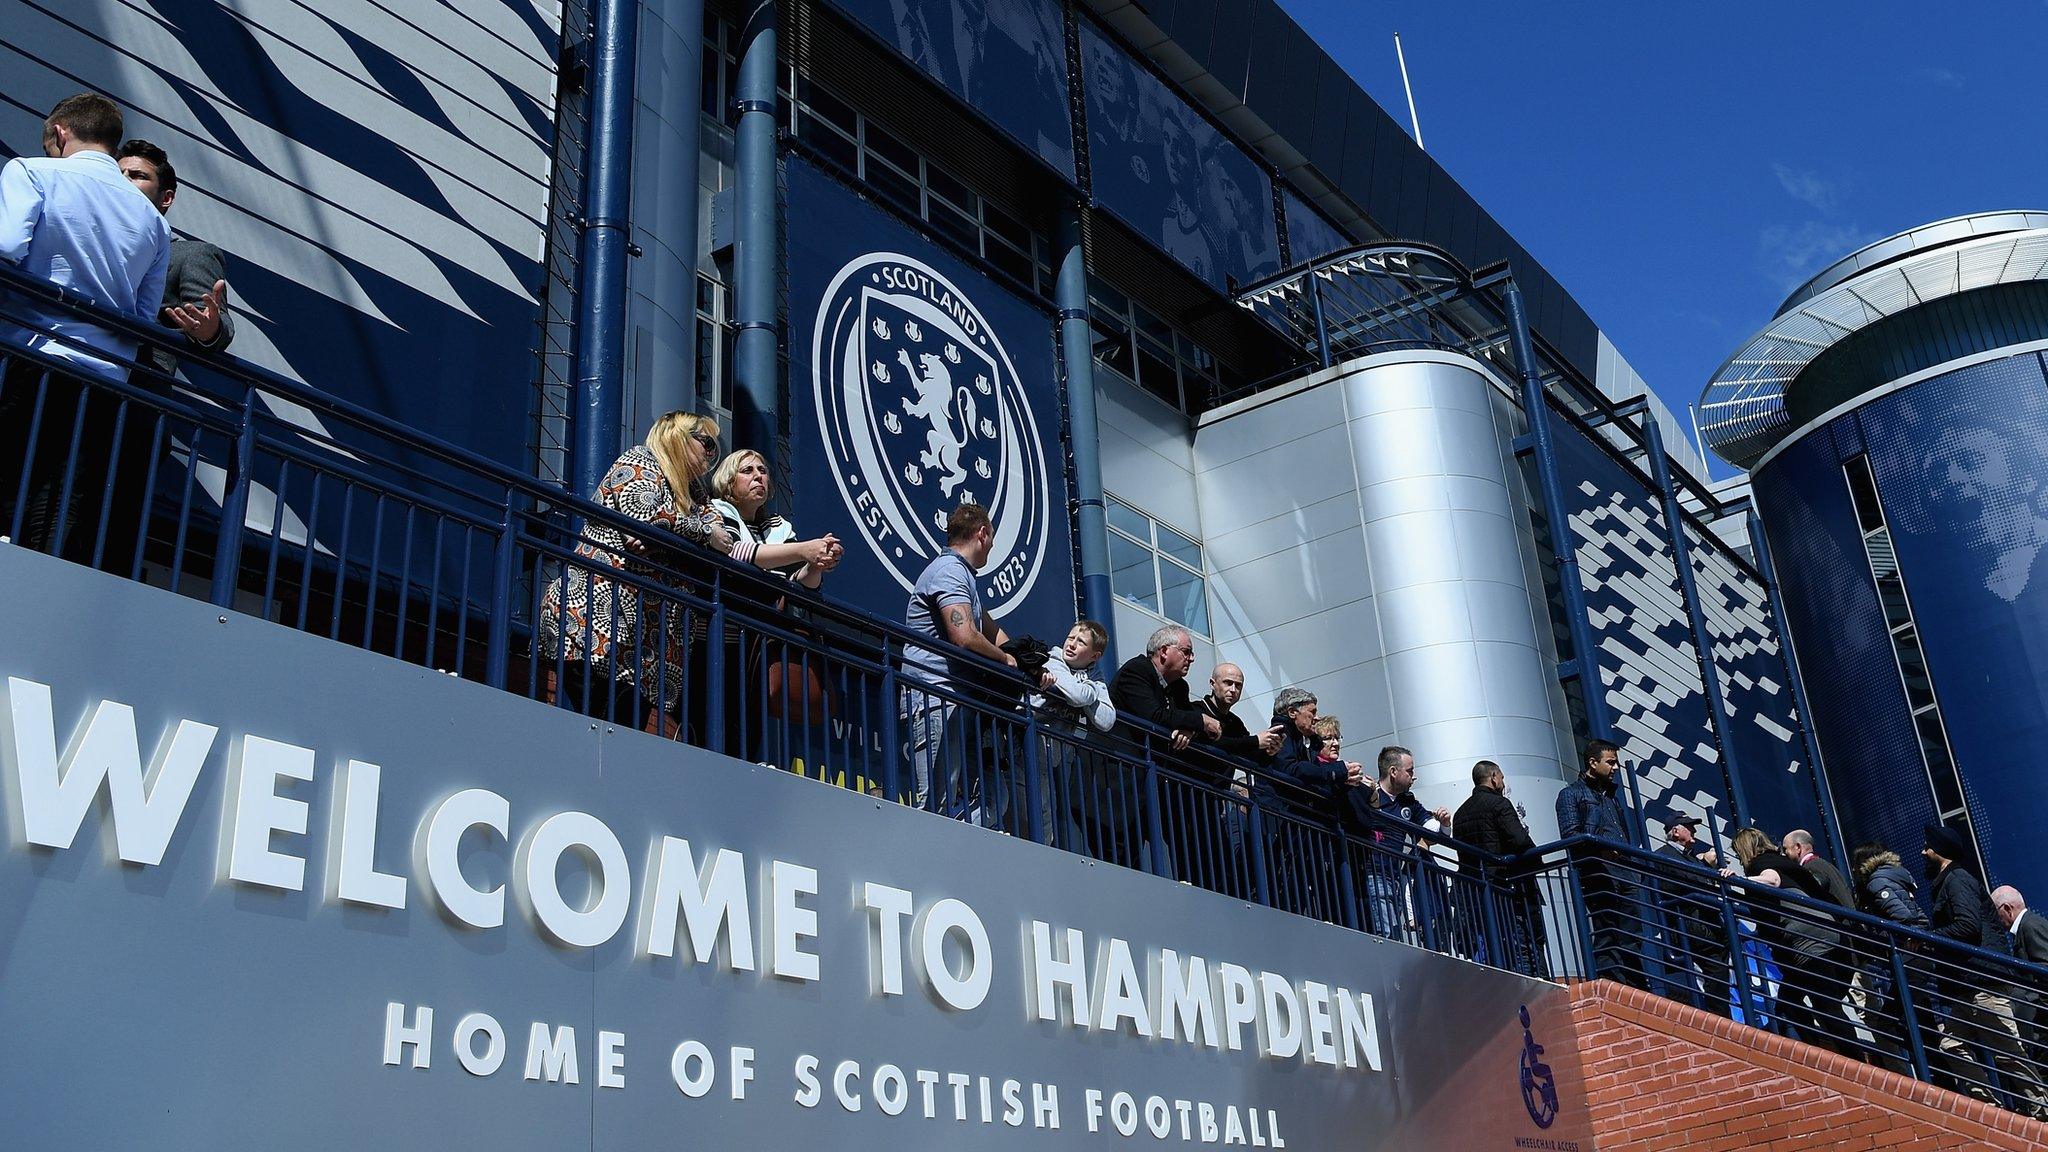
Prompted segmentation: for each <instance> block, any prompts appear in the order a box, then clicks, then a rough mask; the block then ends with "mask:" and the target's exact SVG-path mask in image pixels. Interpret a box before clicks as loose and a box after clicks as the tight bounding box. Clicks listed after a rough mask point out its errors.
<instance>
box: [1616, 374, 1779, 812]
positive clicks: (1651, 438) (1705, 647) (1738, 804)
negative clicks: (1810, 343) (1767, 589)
mask: <svg viewBox="0 0 2048 1152" xmlns="http://www.w3.org/2000/svg"><path fill="white" fill-rule="evenodd" d="M1643 440H1644V442H1645V444H1646V446H1647V449H1648V451H1649V455H1650V479H1651V480H1653V481H1655V482H1656V484H1657V495H1658V496H1659V497H1660V498H1661V499H1662V500H1663V501H1664V528H1665V531H1666V532H1668V533H1669V534H1670V539H1671V562H1672V566H1673V567H1675V568H1677V569H1678V588H1679V591H1680V592H1682V593H1684V595H1685V614H1686V618H1687V620H1688V622H1689V623H1690V624H1691V626H1692V643H1693V647H1694V648H1696V649H1698V651H1699V665H1700V682H1701V683H1702V684H1703V685H1704V686H1705V687H1706V691H1707V713H1708V715H1709V716H1710V717H1711V718H1712V719H1713V722H1714V743H1716V744H1718V745H1719V746H1720V748H1721V778H1722V779H1723V780H1725V781H1726V782H1727V784H1728V803H1729V805H1730V806H1731V807H1733V808H1734V809H1735V827H1736V828H1738V829H1740V828H1742V827H1744V825H1745V824H1746V823H1753V822H1755V820H1756V813H1755V812H1754V811H1753V810H1751V808H1750V806H1749V802H1748V800H1747V799H1746V798H1745V797H1744V796H1743V792H1742V771H1741V765H1739V764H1737V763H1736V762H1735V750H1734V748H1733V747H1732V746H1731V745H1730V743H1729V741H1728V701H1727V699H1726V698H1725V697H1724V696H1723V695H1722V693H1721V678H1720V677H1719V676H1716V675H1715V674H1714V638H1713V637H1712V636H1711V635H1709V634H1708V632H1707V613H1706V609H1705V608H1703V607H1701V606H1700V588H1699V580H1698V578H1697V577H1696V576H1695V575H1694V573H1693V570H1692V541H1690V540H1687V539H1686V538H1685V509H1684V508H1682V507H1681V506H1680V505H1679V503H1678V489H1677V488H1675V487H1673V486H1672V483H1671V461H1670V458H1669V457H1667V456H1666V455H1665V452H1664V437H1663V435H1662V434H1661V433H1660V432H1659V431H1658V430H1657V415H1656V413H1654V412H1652V411H1650V410H1649V409H1648V408H1647V407H1646V408H1644V410H1643Z"/></svg>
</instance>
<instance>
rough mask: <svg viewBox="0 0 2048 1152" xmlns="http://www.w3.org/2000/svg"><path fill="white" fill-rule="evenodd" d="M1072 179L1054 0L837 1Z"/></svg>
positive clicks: (1061, 40)
mask: <svg viewBox="0 0 2048 1152" xmlns="http://www.w3.org/2000/svg"><path fill="white" fill-rule="evenodd" d="M832 3H833V5H834V6H835V7H837V8H838V9H839V10H840V11H842V12H844V13H846V14H847V15H848V16H850V17H852V18H853V20H854V21H855V22H857V23H859V24H861V25H863V26H864V27H866V28H867V29H868V31H869V32H871V33H873V34H874V35H875V36H876V37H878V38H879V39H880V40H882V42H883V43H885V44H888V45H890V46H891V47H893V48H895V49H896V50H897V51H898V52H900V53H902V54H903V55H904V57H905V58H907V59H908V60H909V61H910V62H911V63H912V64H914V65H916V66H917V68H918V69H919V70H920V71H922V72H923V73H924V74H925V75H927V76H930V77H931V78H932V79H933V80H936V81H938V82H939V83H940V84H941V85H943V86H944V87H945V88H946V89H947V90H948V91H950V92H952V93H953V94H954V95H955V96H958V97H960V99H961V100H963V101H965V102H966V103H967V104H968V105H970V106H972V107H973V108H974V109H975V110H976V111H978V112H980V113H981V114H982V115H983V116H986V117H988V118H989V119H990V120H992V121H994V122H995V124H996V125H997V126H998V127H1000V128H1002V129H1003V130H1004V131H1006V132H1008V133H1009V134H1010V135H1011V136H1013V137H1015V138H1016V140H1017V141H1018V142H1019V143H1021V144H1023V145H1024V147H1025V148H1027V149H1029V150H1031V151H1033V152H1036V153H1037V154H1038V155H1039V157H1040V158H1041V159H1043V160H1044V161H1045V162H1046V163H1048V164H1050V165H1052V166H1053V168H1054V169H1055V170H1057V171H1058V172H1060V173H1061V174H1062V175H1064V176H1066V177H1067V178H1068V179H1069V180H1071V179H1073V177H1074V127H1073V119H1072V116H1071V114H1070V113H1069V111H1068V107H1069V106H1068V103H1067V41H1066V26H1065V23H1064V16H1063V15H1062V13H1061V11H1060V6H1059V5H1058V4H1055V3H1053V2H1052V0H832Z"/></svg>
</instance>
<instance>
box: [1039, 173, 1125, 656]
mask: <svg viewBox="0 0 2048 1152" xmlns="http://www.w3.org/2000/svg"><path fill="white" fill-rule="evenodd" d="M1057 228H1058V232H1057V236H1056V238H1055V240H1054V243H1055V244H1056V245H1057V246H1058V255H1059V277H1058V279H1057V280H1056V281H1055V283H1054V287H1053V291H1054V300H1055V303H1056V304H1057V305H1058V307H1059V318H1060V367H1061V368H1062V369H1063V370H1064V371H1065V373H1066V378H1067V444H1068V447H1069V449H1070V450H1071V451H1072V452H1073V457H1074V476H1073V484H1074V506H1075V509H1076V511H1077V516H1076V520H1077V523H1076V529H1077V530H1078V532H1079V535H1080V539H1078V540H1076V541H1075V545H1076V547H1077V549H1078V551H1079V552H1080V554H1081V614H1082V615H1084V616H1086V617H1088V618H1089V619H1090V620H1094V621H1096V622H1098V623H1100V624H1101V625H1102V626H1103V627H1104V628H1107V629H1109V630H1110V637H1109V639H1110V647H1109V649H1108V650H1107V651H1105V652H1104V653H1103V655H1102V660H1103V665H1104V667H1114V666H1115V664H1114V661H1115V660H1116V631H1115V621H1116V610H1115V603H1114V601H1112V600H1111V599H1110V591H1109V527H1108V521H1107V519H1106V518H1105V513H1104V504H1103V497H1102V445H1101V437H1100V433H1099V427H1100V426H1099V425H1098V424H1097V423H1096V410H1095V336H1094V332H1093V330H1092V329H1091V328H1089V326H1088V265H1087V258H1086V256H1085V255H1084V253H1083V251H1082V245H1081V208H1080V206H1079V205H1076V204H1066V205H1063V206H1062V207H1061V208H1060V212H1059V221H1058V224H1057Z"/></svg>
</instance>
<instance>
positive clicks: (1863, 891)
mask: <svg viewBox="0 0 2048 1152" xmlns="http://www.w3.org/2000/svg"><path fill="white" fill-rule="evenodd" d="M1618 767H1619V764H1618V756H1617V750H1616V748H1615V747H1614V746H1613V745H1612V744H1609V743H1606V742H1604V741H1597V740H1596V741H1593V742H1591V743H1590V744H1589V745H1588V746H1587V748H1586V753H1585V758H1584V761H1583V764H1582V767H1581V772H1580V774H1579V777H1578V779H1576V780H1574V781H1572V782H1571V783H1570V784H1569V785H1567V786H1566V787H1565V789H1564V790H1563V791H1561V792H1560V793H1559V794H1558V799H1557V816H1558V828H1559V832H1560V834H1561V835H1562V836H1563V837H1565V838H1567V839H1569V838H1571V837H1574V836H1588V837H1597V838H1599V839H1600V840H1602V841H1613V842H1618V843H1623V844H1627V843H1633V842H1635V841H1636V837H1634V836H1632V835H1631V834H1630V830H1629V816H1628V809H1627V807H1626V806H1625V805H1624V804H1623V803H1622V800H1621V796H1620V786H1619V781H1618V779H1617V776H1618ZM1699 826H1700V821H1699V820H1698V818H1696V817H1693V816H1674V817H1672V818H1671V819H1669V820H1668V821H1667V822H1666V823H1665V825H1664V832H1665V843H1664V844H1663V846H1661V847H1660V848H1658V849H1657V854H1658V855H1659V856H1662V857H1666V858H1669V859H1672V860H1674V861H1677V862H1678V866H1679V867H1680V868H1681V869H1682V870H1681V871H1679V872H1677V873H1675V874H1663V875H1660V874H1659V873H1658V872H1656V871H1654V870H1651V869H1646V868H1643V867H1641V866H1640V865H1637V864H1633V863H1630V862H1628V861H1626V860H1624V859H1623V857H1622V854H1621V853H1618V852H1614V851H1605V850H1602V849H1601V848H1600V847H1598V846H1594V847H1592V848H1590V849H1589V850H1587V851H1586V852H1585V854H1584V855H1583V856H1582V857H1581V858H1580V859H1579V860H1578V862H1577V863H1578V867H1577V870H1576V871H1577V875H1578V879H1579V883H1580V885H1581V891H1582V892H1583V894H1584V899H1585V902H1586V908H1587V911H1588V913H1589V921H1590V923H1591V926H1592V939H1591V947H1592V951H1593V956H1592V961H1593V965H1594V969H1595V971H1596V972H1597V973H1598V974H1599V975H1602V976H1605V977H1608V978H1611V979H1615V980H1619V981H1622V982H1624V983H1627V984H1631V985H1634V986H1636V987H1641V988H1651V989H1655V990H1658V991H1660V992H1664V993H1667V994H1671V995H1675V996H1677V997H1678V998H1681V999H1686V1000H1690V1001H1692V1002H1694V1003H1696V1004H1698V1005H1699V1006H1701V1007H1704V1008H1707V1009H1708V1010H1710V1011H1714V1012H1716V1013H1718V1014H1720V1015H1723V1016H1731V1017H1734V1018H1738V1019H1746V1020H1749V1021H1752V1022H1760V1021H1762V1020H1766V1019H1768V1017H1770V1016H1771V1015H1773V1014H1775V1015H1776V1016H1778V1017H1779V1018H1780V1019H1781V1020H1782V1022H1783V1024H1785V1025H1788V1026H1789V1027H1790V1028H1791V1029H1793V1030H1794V1031H1795V1032H1796V1034H1797V1035H1798V1036H1799V1038H1800V1039H1802V1040H1804V1041H1806V1042H1807V1043H1810V1044H1814V1045H1816V1046H1818V1047H1822V1048H1825V1049H1828V1050H1830V1051H1834V1052H1837V1053H1840V1054H1842V1055H1845V1056H1849V1057H1851V1058H1854V1059H1859V1060H1863V1061H1867V1062H1870V1063H1875V1064H1880V1065H1884V1066H1887V1067H1891V1068H1893V1069H1895V1070H1900V1071H1904V1070H1906V1069H1907V1068H1908V1067H1909V1066H1910V1063H1911V1060H1912V1049H1913V1048H1914V1047H1915V1046H1917V1047H1918V1048H1919V1049H1920V1050H1921V1051H1922V1053H1923V1054H1924V1058H1925V1060H1926V1061H1927V1065H1928V1068H1929V1070H1930V1072H1931V1074H1932V1075H1933V1077H1934V1078H1935V1080H1936V1082H1938V1083H1942V1084H1944V1085H1945V1086H1947V1087H1950V1088H1953V1089H1955V1090H1957V1091H1962V1092H1968V1093H1970V1094H1973V1095H1978V1096H1982V1097H1985V1098H1987V1099H1988V1098H1992V1097H1993V1095H1994V1093H1993V1091H1992V1087H1993V1085H1998V1086H2000V1087H2002V1088H2003V1090H2004V1091H2005V1092H2007V1093H2008V1094H2009V1095H2010V1096H2011V1097H2012V1100H2013V1102H2014V1104H2015V1105H2016V1106H2017V1107H2018V1108H2019V1109H2020V1110H2021V1111H2024V1112H2027V1113H2029V1114H2032V1115H2034V1116H2036V1117H2041V1118H2048V1095H2044V1082H2048V988H2042V987H2035V986H2023V984H2025V981H2023V980H2016V979H2014V977H2013V975H2012V972H2011V971H1994V970H1988V969H1985V968H1983V967H1982V966H1979V965H1973V964H1972V963H1970V961H1969V960H1968V959H1967V958H1966V957H1967V954H1958V955H1959V956H1962V957H1965V958H1962V959H1958V958H1955V957H1946V956H1945V957H1939V958H1937V957H1934V956H1924V957H1922V956H1916V957H1915V958H1913V959H1911V960H1910V961H1901V962H1900V963H1899V964H1898V965H1896V966H1895V965H1894V957H1893V954H1892V952H1893V950H1892V949H1891V948H1890V947H1889V946H1888V945H1886V944H1884V943H1881V942H1879V943H1873V942H1872V939H1873V938H1872V936H1871V934H1870V933H1869V932H1867V931H1863V932H1859V931H1858V929H1857V928H1856V927H1855V926H1854V925H1852V924H1850V923H1848V922H1847V920H1846V919H1845V918H1844V917H1841V916H1837V915H1833V914H1831V913H1829V912H1828V911H1827V910H1828V909H1830V908H1837V909H1853V910H1855V911H1857V912H1861V913H1864V914H1866V915H1869V916H1874V917H1877V918H1879V919H1881V920H1885V921H1889V922H1891V923H1894V924H1897V925H1899V926H1902V927H1905V928H1911V929H1916V930H1919V931H1921V932H1925V933H1928V934H1930V935H1932V936H1934V937H1939V938H1944V939H1947V940H1950V941H1953V942H1954V943H1956V944H1960V945H1966V946H1969V947H1973V948H1978V949H1983V950H1986V951H1989V952H1992V953H1995V954H1998V955H2010V956H2012V957H2014V958H2016V959H2018V960H2022V961H2025V962H2028V963H2032V964H2048V922H2044V921H2043V920H2042V919H2041V918H2040V916H2039V915H2038V914H2037V913H2033V912H2031V911H2029V910H2028V909H2027V906H2026V901H2025V899H2024V897H2022V896H2021V895H2020V893H2019V891H2018V890H2017V889H2015V888H2012V887H2010V886H2001V887H1999V888H1998V889H1996V890H1995V891H1992V892H1986V890H1985V887H1984V882H1983V880H1982V878H1981V876H1980V874H1979V870H1978V868H1977V867H1976V865H1975V864H1974V862H1973V855H1972V853H1971V850H1970V848H1969V844H1968V842H1967V840H1966V839H1965V837H1964V836H1962V835H1961V834H1959V833H1958V832H1957V831H1956V830H1955V829H1953V828H1951V827H1949V826H1947V825H1944V824H1940V823H1935V824H1929V825H1928V826H1927V827H1926V828H1925V829H1924V830H1923V835H1922V839H1923V843H1922V846H1921V848H1920V856H1921V859H1922V861H1923V863H1924V865H1925V872H1926V875H1927V876H1928V877H1929V878H1930V880H1931V888H1932V891H1931V892H1930V894H1929V896H1930V898H1929V900H1928V902H1927V904H1926V905H1925V906H1923V905H1922V903H1921V902H1920V900H1919V898H1918V885H1917V884H1916V882H1915V881H1914V879H1913V876H1912V874H1911V872H1910V871H1909V870H1908V869H1907V868H1906V867H1905V866H1904V865H1903V864H1902V863H1901V861H1900V858H1899V856H1898V854H1897V853H1895V852H1893V851H1891V850H1889V849H1887V848H1886V847H1885V846H1884V845H1882V844H1876V843H1870V844H1864V845H1861V846H1859V847H1858V848H1856V850H1855V851H1854V852H1853V853H1852V854H1851V857H1850V860H1851V872H1852V874H1851V875H1845V874H1844V873H1843V872H1842V870H1841V869H1840V868H1838V867H1836V866H1835V864H1834V863H1833V862H1831V861H1829V860H1828V859H1827V858H1826V857H1824V856H1822V855H1821V854H1820V853H1819V851H1818V848H1817V844H1816V841H1815V837H1814V835H1813V834H1812V833H1811V832H1809V831H1807V830H1805V829H1792V830H1791V831H1788V832H1786V833H1785V834H1784V835H1783V836H1781V837H1779V838H1778V839H1777V840H1776V841H1775V842H1774V841H1773V840H1772V839H1771V837H1770V836H1769V835H1768V834H1767V833H1766V832H1764V831H1763V830H1762V829H1759V828H1753V827H1752V828H1742V829H1739V830H1737V831H1736V832H1735V833H1734V834H1733V836H1732V837H1731V838H1730V841H1729V850H1730V852H1731V853H1732V855H1733V859H1732V860H1726V861H1724V860H1722V859H1721V857H1720V853H1719V851H1718V850H1717V849H1716V848H1715V846H1714V845H1713V844H1712V843H1710V842H1709V841H1708V840H1706V839H1703V838H1701V837H1700V836H1699V834H1698V832H1699ZM1686 869H1689V870H1691V871H1690V872H1688V871H1684V870H1686ZM1737 877H1739V878H1741V879H1742V880H1743V881H1746V882H1747V883H1748V885H1749V886H1747V887H1745V886H1733V887H1731V886H1729V885H1726V884H1723V883H1721V882H1720V881H1721V880H1722V879H1728V880H1732V879H1734V878H1737ZM1769 890H1777V891H1781V892H1790V893H1796V894H1797V895H1799V896H1801V897H1803V898H1804V903H1791V902H1776V901H1773V900H1772V899H1771V898H1770V891H1769ZM1879 939H1880V940H1881V938H1879ZM1909 946H1910V940H1909ZM1658 969H1661V970H1658ZM1901 972H1903V973H1905V974H1906V979H1907V980H1908V987H1907V989H1905V990H1904V991H1905V994H1904V995H1902V994H1901V989H1900V988H1899V987H1898V982H1897V975H1898V974H1899V973H1901ZM1909 1000H1910V1001H1911V1003H1912V1004H1914V1005H1915V1010H1914V1011H1913V1013H1912V1019H1911V1020H1910V1021H1909V1020H1908V1018H1907V1013H1906V1011H1905V1004H1906V1003H1907V1002H1908V1001H1909ZM1909 1033H1910V1035H1909ZM1994 1073H1995V1075H1994Z"/></svg>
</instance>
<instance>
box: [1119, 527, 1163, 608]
mask: <svg viewBox="0 0 2048 1152" xmlns="http://www.w3.org/2000/svg"><path fill="white" fill-rule="evenodd" d="M1152 567H1153V565H1152V550H1151V549H1150V548H1147V547H1145V546H1144V545H1143V544H1140V543H1138V542H1137V541H1135V540H1130V539H1126V538H1125V537H1122V536H1119V535H1117V534H1116V533H1114V532H1112V533H1110V536H1109V587H1110V590H1111V591H1113V592H1115V593H1116V594H1117V595H1118V596H1121V597H1123V598H1124V599H1126V600H1129V601H1131V602H1132V603H1134V604H1137V605H1139V606H1141V607H1144V608H1149V609H1151V610H1152V611H1154V612H1157V611H1159V585H1158V580H1157V577H1156V576H1155V575H1154V574H1153V571H1152Z"/></svg>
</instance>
